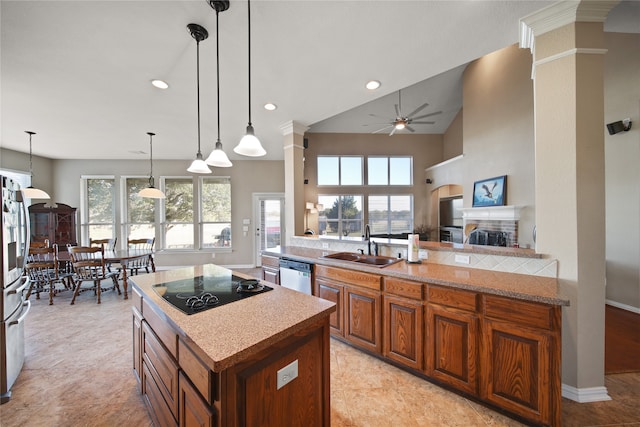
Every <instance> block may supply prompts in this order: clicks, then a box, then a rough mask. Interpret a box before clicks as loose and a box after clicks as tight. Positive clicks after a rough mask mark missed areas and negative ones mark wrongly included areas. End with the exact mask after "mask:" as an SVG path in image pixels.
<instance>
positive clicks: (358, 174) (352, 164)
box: [340, 157, 362, 185]
mask: <svg viewBox="0 0 640 427" xmlns="http://www.w3.org/2000/svg"><path fill="white" fill-rule="evenodd" d="M340 185H362V157H340Z"/></svg>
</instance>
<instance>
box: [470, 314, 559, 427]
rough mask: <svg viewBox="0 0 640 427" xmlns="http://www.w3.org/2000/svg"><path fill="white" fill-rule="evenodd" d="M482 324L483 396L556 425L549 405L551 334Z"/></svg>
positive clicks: (491, 322) (505, 324) (500, 404)
mask: <svg viewBox="0 0 640 427" xmlns="http://www.w3.org/2000/svg"><path fill="white" fill-rule="evenodd" d="M483 326H484V333H483V340H484V342H483V350H482V364H483V366H484V370H485V372H486V374H485V379H484V380H483V382H482V383H483V388H484V390H482V394H483V398H484V399H486V400H487V401H489V402H491V403H494V404H496V405H498V406H500V407H502V408H505V409H507V410H509V411H511V412H514V413H516V414H520V415H522V416H524V417H526V418H528V419H532V420H537V421H538V422H540V423H543V424H553V425H556V424H554V421H552V418H553V417H552V415H551V413H552V412H553V411H552V409H551V408H550V406H551V401H552V399H551V396H552V395H553V394H554V393H552V387H551V385H550V383H551V382H553V381H552V379H551V378H553V376H554V375H553V374H552V372H551V366H550V358H549V355H550V351H551V346H552V337H551V336H549V334H547V333H545V332H543V331H539V330H536V329H532V328H526V327H523V326H518V325H514V324H510V323H505V322H499V321H492V320H485V321H484V325H483ZM557 425H559V424H557Z"/></svg>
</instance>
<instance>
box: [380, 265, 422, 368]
mask: <svg viewBox="0 0 640 427" xmlns="http://www.w3.org/2000/svg"><path fill="white" fill-rule="evenodd" d="M423 287H424V285H423V284H422V283H419V282H413V281H408V280H400V279H395V278H389V277H385V278H384V296H383V306H384V312H383V337H384V339H383V348H382V353H383V355H384V356H385V357H387V358H389V359H391V360H394V361H396V362H399V363H402V364H403V365H405V366H408V367H409V368H413V369H416V370H421V369H422V366H423V362H422V361H423V356H422V351H423V345H422V342H423V338H422V337H423V324H424V320H423V319H424V314H423V311H424V305H423V302H422V299H423Z"/></svg>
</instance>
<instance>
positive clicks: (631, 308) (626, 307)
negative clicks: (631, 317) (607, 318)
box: [604, 299, 640, 314]
mask: <svg viewBox="0 0 640 427" xmlns="http://www.w3.org/2000/svg"><path fill="white" fill-rule="evenodd" d="M604 302H605V304H607V305H610V306H612V307H616V308H620V309H622V310H627V311H630V312H632V313H636V314H640V308H638V307H634V306H632V305H627V304H622V303H621V302H615V301H611V300H610V299H606V300H604Z"/></svg>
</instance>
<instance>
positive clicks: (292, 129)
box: [280, 120, 309, 136]
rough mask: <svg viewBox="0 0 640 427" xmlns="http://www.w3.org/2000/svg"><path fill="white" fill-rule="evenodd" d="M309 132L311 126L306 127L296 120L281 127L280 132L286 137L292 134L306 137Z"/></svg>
mask: <svg viewBox="0 0 640 427" xmlns="http://www.w3.org/2000/svg"><path fill="white" fill-rule="evenodd" d="M308 130H309V126H305V125H303V124H301V123H298V122H296V121H294V120H291V121H288V122H286V123H283V124H281V125H280V131H281V132H282V134H283V135H285V136H286V135H289V134H292V133H295V134H298V135H304V133H305V132H306V131H308Z"/></svg>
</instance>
